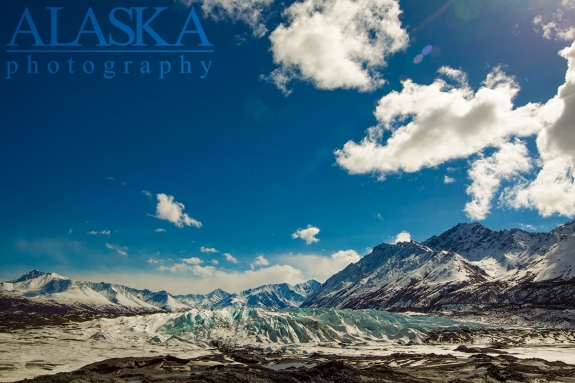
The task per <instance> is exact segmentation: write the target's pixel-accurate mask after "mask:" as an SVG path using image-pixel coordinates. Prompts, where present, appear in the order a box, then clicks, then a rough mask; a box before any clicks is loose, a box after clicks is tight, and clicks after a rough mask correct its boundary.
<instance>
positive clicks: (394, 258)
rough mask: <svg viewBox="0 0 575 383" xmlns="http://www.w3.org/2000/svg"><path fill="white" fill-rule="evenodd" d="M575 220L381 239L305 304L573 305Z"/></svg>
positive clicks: (427, 307)
mask: <svg viewBox="0 0 575 383" xmlns="http://www.w3.org/2000/svg"><path fill="white" fill-rule="evenodd" d="M574 233H575V221H571V222H568V223H566V224H564V225H561V226H559V227H557V228H555V229H553V230H551V231H550V232H548V233H530V232H526V231H524V230H520V229H512V230H501V231H492V230H490V229H488V228H486V227H484V226H482V225H480V224H479V223H471V224H466V223H462V224H458V225H457V226H455V227H453V228H451V229H449V230H447V231H446V232H444V233H443V234H441V235H439V236H433V237H431V238H429V239H428V240H426V241H423V242H417V241H414V240H411V241H410V242H401V243H397V244H381V245H379V246H377V247H375V248H374V249H373V251H372V252H371V253H370V254H368V255H366V256H365V257H363V258H362V259H361V260H360V261H358V262H357V263H354V264H350V265H349V266H347V267H346V268H345V269H344V270H342V271H340V272H339V273H337V274H335V275H333V276H332V277H331V278H329V279H328V280H327V281H326V282H325V283H324V284H323V285H322V286H321V287H320V288H319V289H317V290H316V291H315V292H314V293H313V294H311V295H310V296H309V297H308V298H307V299H306V301H305V302H303V303H302V304H301V307H334V308H353V309H360V308H375V309H382V310H383V309H384V310H390V311H423V312H429V311H438V310H452V309H465V308H469V307H473V306H486V305H487V306H488V305H492V306H495V305H536V306H544V307H558V308H559V307H563V308H564V307H575V306H574V305H575V302H573V296H574V294H575V235H574Z"/></svg>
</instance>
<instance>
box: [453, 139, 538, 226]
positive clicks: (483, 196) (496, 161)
mask: <svg viewBox="0 0 575 383" xmlns="http://www.w3.org/2000/svg"><path fill="white" fill-rule="evenodd" d="M529 170H531V158H530V157H529V152H528V150H527V147H526V146H525V143H524V142H522V141H520V140H515V142H507V143H504V144H502V145H501V146H500V148H499V150H497V151H496V152H495V153H494V154H493V155H491V156H489V157H486V158H481V159H479V160H477V161H475V162H473V164H472V166H471V169H469V172H468V173H469V178H470V179H471V181H472V183H471V185H470V186H469V187H468V188H467V190H466V192H467V194H469V195H470V196H471V201H470V202H468V203H467V204H466V205H465V208H464V209H463V211H465V213H466V214H467V216H468V217H469V218H471V219H473V220H482V219H485V218H486V217H487V214H488V213H489V211H490V210H491V201H492V200H493V197H494V196H495V194H496V192H497V191H498V190H499V187H500V185H501V181H502V180H507V181H511V180H512V179H513V178H517V177H519V175H520V174H521V173H524V172H528V171H529Z"/></svg>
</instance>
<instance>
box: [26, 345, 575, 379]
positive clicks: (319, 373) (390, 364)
mask: <svg viewBox="0 0 575 383" xmlns="http://www.w3.org/2000/svg"><path fill="white" fill-rule="evenodd" d="M219 351H220V352H219V353H216V354H214V355H209V356H203V357H199V358H194V359H180V358H176V357H174V356H170V355H164V356H154V357H147V358H121V359H108V360H105V361H102V362H97V363H93V364H90V365H87V366H85V367H83V368H81V369H79V370H77V371H74V372H67V373H60V374H56V375H44V376H39V377H36V378H34V379H31V380H26V381H27V382H30V381H32V382H35V383H43V382H46V383H48V382H50V383H52V382H54V383H56V382H57V383H88V382H94V383H95V382H102V383H104V382H113V383H124V382H126V383H128V382H129V383H145V382H249V383H252V382H253V383H259V382H262V383H264V382H280V383H283V382H285V383H288V382H289V383H299V382H317V383H322V382H338V383H339V382H351V383H353V382H394V383H395V382H454V383H455V382H575V366H573V365H568V364H565V363H563V362H547V361H544V360H542V359H518V358H515V357H513V356H510V355H505V354H500V355H497V356H491V355H487V354H485V353H477V354H471V355H470V356H469V357H468V358H464V359H458V358H456V357H455V356H452V355H436V354H405V353H395V354H392V355H389V356H381V357H373V356H353V357H350V356H337V355H327V354H321V353H315V354H313V355H310V356H305V357H300V356H286V355H283V354H280V353H265V352H263V351H262V350H258V349H252V350H246V349H227V348H220V349H219ZM469 351H480V352H481V350H473V349H469ZM488 351H489V352H492V351H493V350H488Z"/></svg>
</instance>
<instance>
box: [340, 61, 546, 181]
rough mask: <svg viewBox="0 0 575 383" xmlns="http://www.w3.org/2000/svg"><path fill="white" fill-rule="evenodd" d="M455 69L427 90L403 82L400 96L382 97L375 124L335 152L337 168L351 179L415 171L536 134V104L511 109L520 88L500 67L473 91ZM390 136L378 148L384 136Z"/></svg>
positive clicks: (408, 82) (446, 72)
mask: <svg viewBox="0 0 575 383" xmlns="http://www.w3.org/2000/svg"><path fill="white" fill-rule="evenodd" d="M457 72H458V71H457V70H453V69H451V70H447V69H445V68H444V69H443V70H442V71H441V73H442V74H444V75H448V76H449V77H450V78H454V77H455V78H458V82H457V83H456V84H455V85H453V84H449V83H448V82H447V81H445V80H443V79H442V78H438V79H436V80H435V81H434V82H433V83H432V84H431V85H418V84H415V83H414V82H412V81H411V80H407V81H405V82H404V84H403V85H404V86H403V89H402V90H401V92H397V91H393V92H391V93H389V94H387V95H386V96H384V97H383V98H382V99H381V100H380V101H379V104H378V106H377V108H376V111H375V116H376V118H377V119H378V121H379V125H378V126H375V127H372V128H370V129H368V135H367V136H366V137H365V138H364V139H363V140H362V141H361V142H360V143H356V142H353V141H348V142H347V143H346V144H345V145H344V147H343V148H342V149H338V150H336V151H335V155H336V158H337V163H338V164H339V165H340V166H341V167H343V168H344V169H346V170H347V171H348V172H349V173H350V174H365V173H375V174H378V175H379V176H380V178H381V179H383V178H384V177H385V176H386V175H387V174H389V173H396V172H400V171H404V172H416V171H419V170H421V169H422V168H427V167H434V166H437V165H439V164H442V163H444V162H446V161H449V160H452V159H457V158H466V157H468V156H470V155H471V154H474V153H477V152H479V151H481V150H483V149H484V148H486V147H490V146H493V145H497V144H500V143H501V142H504V141H505V140H506V139H508V138H509V137H510V136H512V135H515V136H528V135H532V134H534V133H536V132H537V131H539V130H540V129H541V122H540V121H539V120H538V119H537V118H535V114H536V112H537V111H538V105H537V104H531V103H530V104H527V105H525V106H523V107H520V108H514V107H513V102H512V100H513V98H514V97H515V95H516V94H517V92H518V91H519V87H518V85H517V84H516V82H515V81H514V80H513V78H512V77H509V76H507V75H505V74H504V73H503V72H502V71H501V69H500V68H496V69H494V70H493V71H492V72H491V73H490V74H489V75H488V76H487V78H486V79H485V81H484V82H483V84H482V87H481V88H480V89H479V90H478V91H477V92H474V91H473V90H472V89H471V88H470V87H469V85H468V84H467V83H466V82H465V80H464V77H465V76H463V75H461V74H457ZM386 131H389V132H391V135H390V136H389V138H388V139H387V140H386V142H385V143H382V141H383V137H384V133H385V132H386Z"/></svg>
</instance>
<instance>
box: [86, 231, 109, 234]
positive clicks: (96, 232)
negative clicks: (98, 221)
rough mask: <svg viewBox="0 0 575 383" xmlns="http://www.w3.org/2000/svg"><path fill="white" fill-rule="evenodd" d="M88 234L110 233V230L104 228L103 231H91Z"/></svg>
mask: <svg viewBox="0 0 575 383" xmlns="http://www.w3.org/2000/svg"><path fill="white" fill-rule="evenodd" d="M86 234H88V235H110V230H102V231H94V230H92V231H89V232H87V233H86Z"/></svg>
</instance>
